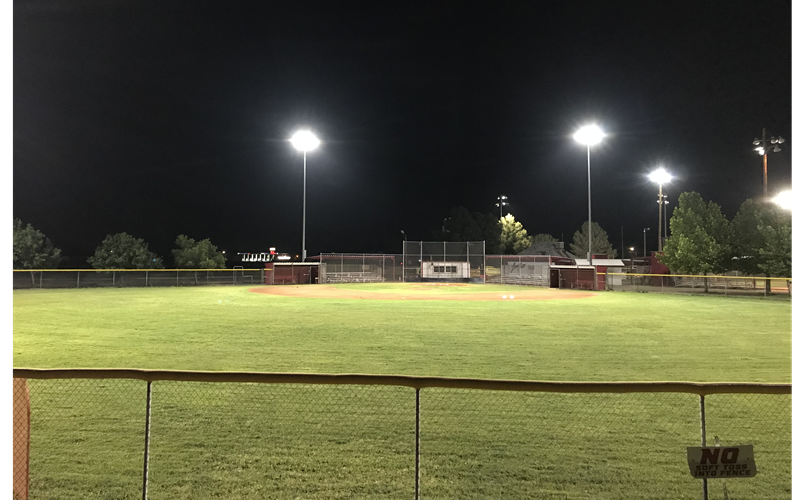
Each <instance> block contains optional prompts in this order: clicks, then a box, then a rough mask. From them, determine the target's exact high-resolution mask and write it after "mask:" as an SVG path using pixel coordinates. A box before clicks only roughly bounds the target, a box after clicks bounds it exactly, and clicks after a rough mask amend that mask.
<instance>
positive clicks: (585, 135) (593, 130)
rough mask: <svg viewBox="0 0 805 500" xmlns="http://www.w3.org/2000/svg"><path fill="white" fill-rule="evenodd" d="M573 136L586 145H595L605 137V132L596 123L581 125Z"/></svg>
mask: <svg viewBox="0 0 805 500" xmlns="http://www.w3.org/2000/svg"><path fill="white" fill-rule="evenodd" d="M573 138H574V139H575V140H576V142H580V143H581V144H584V145H585V146H593V145H595V144H598V143H599V142H601V139H603V138H604V133H603V132H601V129H600V128H598V127H597V126H596V125H587V126H585V127H581V128H580V129H579V131H578V132H576V133H575V134H573Z"/></svg>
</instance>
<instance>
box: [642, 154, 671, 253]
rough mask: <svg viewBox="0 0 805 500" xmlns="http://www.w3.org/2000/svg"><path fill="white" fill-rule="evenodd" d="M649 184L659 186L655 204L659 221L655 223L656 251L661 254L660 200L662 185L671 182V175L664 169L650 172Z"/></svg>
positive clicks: (661, 201)
mask: <svg viewBox="0 0 805 500" xmlns="http://www.w3.org/2000/svg"><path fill="white" fill-rule="evenodd" d="M648 178H649V180H650V181H651V182H654V183H656V184H657V185H659V186H660V191H659V194H658V195H657V196H658V198H657V203H658V204H659V208H660V210H659V212H658V214H659V220H658V222H657V229H658V231H657V251H658V252H662V206H663V198H662V185H663V184H667V183H668V182H671V179H673V177H671V174H669V173H668V172H666V171H665V169H664V168H658V169H657V170H655V171H654V172H651V174H649V176H648Z"/></svg>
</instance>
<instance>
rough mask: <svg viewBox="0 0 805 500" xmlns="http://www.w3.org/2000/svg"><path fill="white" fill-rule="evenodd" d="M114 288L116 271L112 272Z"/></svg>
mask: <svg viewBox="0 0 805 500" xmlns="http://www.w3.org/2000/svg"><path fill="white" fill-rule="evenodd" d="M112 286H115V271H112Z"/></svg>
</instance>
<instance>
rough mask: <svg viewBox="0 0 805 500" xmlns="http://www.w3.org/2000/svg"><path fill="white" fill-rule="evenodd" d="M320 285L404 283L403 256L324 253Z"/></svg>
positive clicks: (320, 267)
mask: <svg viewBox="0 0 805 500" xmlns="http://www.w3.org/2000/svg"><path fill="white" fill-rule="evenodd" d="M320 262H321V264H320V266H319V282H320V283H394V282H402V280H403V268H402V255H398V254H363V253H359V254H354V253H352V254H347V253H323V254H321V261H320Z"/></svg>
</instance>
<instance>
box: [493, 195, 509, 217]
mask: <svg viewBox="0 0 805 500" xmlns="http://www.w3.org/2000/svg"><path fill="white" fill-rule="evenodd" d="M508 199H509V197H508V196H504V195H500V196H498V202H497V203H495V206H496V207H500V218H501V219H502V218H503V206H504V205H508V204H509V202H507V201H506V200H508Z"/></svg>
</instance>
